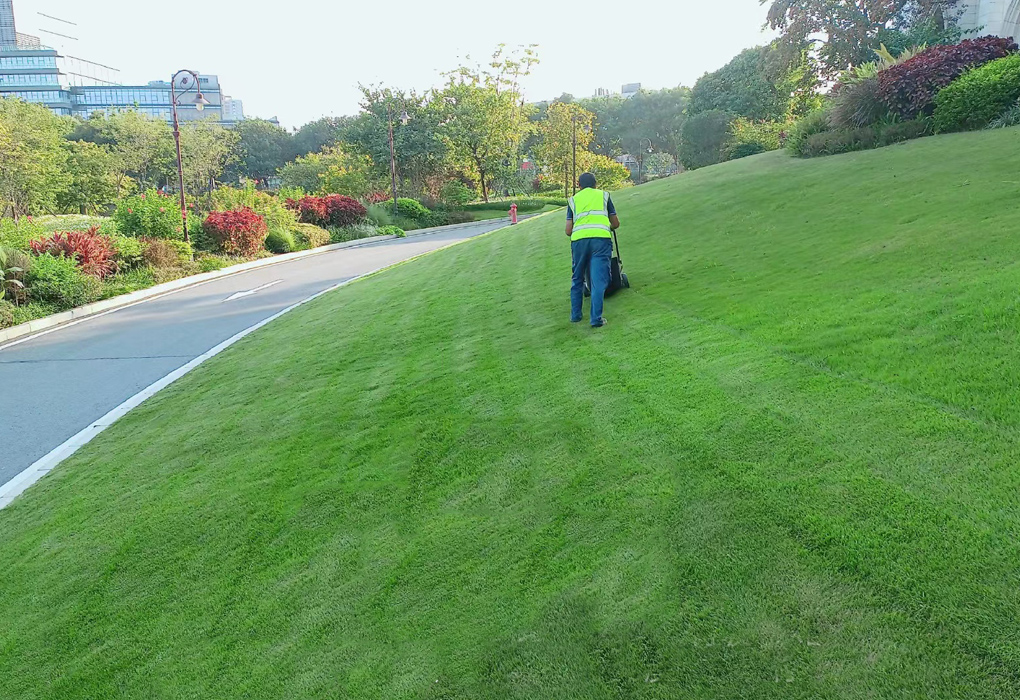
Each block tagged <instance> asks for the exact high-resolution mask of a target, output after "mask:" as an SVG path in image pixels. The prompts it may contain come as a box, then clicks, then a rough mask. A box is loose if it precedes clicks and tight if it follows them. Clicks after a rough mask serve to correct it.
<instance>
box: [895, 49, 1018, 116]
mask: <svg viewBox="0 0 1020 700" xmlns="http://www.w3.org/2000/svg"><path fill="white" fill-rule="evenodd" d="M1016 50H1017V45H1016V43H1015V42H1014V41H1013V40H1012V39H1002V38H999V37H992V36H987V37H983V38H981V39H967V40H965V41H962V42H960V43H959V44H954V45H950V46H943V45H940V46H932V47H931V48H929V49H927V50H925V51H923V52H922V53H920V54H918V55H917V56H914V57H913V58H911V59H910V60H909V61H906V62H904V63H901V64H899V65H897V66H892V67H891V68H889V69H887V70H884V71H882V72H880V73H879V74H878V97H879V99H881V100H882V102H883V103H884V104H885V106H886V107H887V108H888V109H889V111H890V112H892V113H893V114H895V115H897V116H899V117H901V118H903V119H915V118H916V117H918V116H922V115H929V114H931V112H932V109H933V108H934V104H935V96H936V95H937V94H938V92H939V91H940V90H942V89H943V88H944V87H946V86H947V85H949V84H950V83H952V82H953V81H954V80H956V79H957V78H958V77H960V76H961V75H962V74H963V73H964V72H966V71H967V70H968V69H970V68H975V67H977V66H981V65H984V64H985V63H988V62H989V61H994V60H995V59H997V58H1003V57H1004V56H1007V55H1009V54H1011V53H1014V52H1015V51H1016Z"/></svg>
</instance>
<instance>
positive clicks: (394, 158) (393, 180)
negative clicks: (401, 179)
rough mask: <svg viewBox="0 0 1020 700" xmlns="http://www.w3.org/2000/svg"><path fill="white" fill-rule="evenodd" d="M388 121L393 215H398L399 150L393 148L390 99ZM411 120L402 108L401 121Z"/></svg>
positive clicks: (405, 122) (387, 108)
mask: <svg viewBox="0 0 1020 700" xmlns="http://www.w3.org/2000/svg"><path fill="white" fill-rule="evenodd" d="M386 121H387V123H388V124H389V128H390V183H391V185H392V186H393V215H394V216H397V215H398V214H399V213H400V212H399V210H398V209H397V152H396V150H395V149H394V148H393V109H392V107H391V105H390V102H389V101H388V100H387V102H386ZM409 121H411V116H410V115H409V114H408V113H407V110H406V109H405V110H401V112H400V123H401V124H403V125H404V126H407V122H409Z"/></svg>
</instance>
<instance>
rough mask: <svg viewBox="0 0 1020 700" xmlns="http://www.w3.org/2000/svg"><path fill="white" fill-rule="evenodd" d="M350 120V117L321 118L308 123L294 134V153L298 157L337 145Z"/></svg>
mask: <svg viewBox="0 0 1020 700" xmlns="http://www.w3.org/2000/svg"><path fill="white" fill-rule="evenodd" d="M350 119H351V118H350V117H321V118H319V119H316V120H315V121H313V122H308V123H307V124H305V125H304V126H302V127H301V128H300V129H298V130H297V131H296V132H294V136H293V139H292V141H293V152H294V153H295V154H296V155H305V154H306V153H317V152H319V151H321V150H322V149H323V148H327V147H330V146H335V145H337V144H338V143H339V142H340V139H341V137H342V135H343V130H344V127H345V126H346V124H347V123H348V122H349V121H350Z"/></svg>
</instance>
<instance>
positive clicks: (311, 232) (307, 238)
mask: <svg viewBox="0 0 1020 700" xmlns="http://www.w3.org/2000/svg"><path fill="white" fill-rule="evenodd" d="M291 230H292V231H293V232H294V239H295V241H296V242H297V243H298V244H300V245H301V247H303V248H318V247H319V246H323V245H326V244H327V243H329V231H327V230H326V229H324V228H320V227H318V226H316V225H315V224H294V228H293V229H291Z"/></svg>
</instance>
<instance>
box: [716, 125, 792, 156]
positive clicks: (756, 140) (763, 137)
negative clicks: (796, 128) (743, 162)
mask: <svg viewBox="0 0 1020 700" xmlns="http://www.w3.org/2000/svg"><path fill="white" fill-rule="evenodd" d="M789 126H790V125H789V124H788V123H787V122H768V121H766V122H755V121H751V120H750V119H744V118H743V117H741V118H739V119H735V120H733V123H732V124H730V139H729V144H728V150H729V151H730V152H731V153H732V152H733V151H734V150H735V149H736V148H737V147H738V146H739V145H741V144H744V143H749V144H758V145H760V146H761V147H762V148H763V149H764V150H766V151H776V150H778V149H779V148H781V147H782V143H781V141H782V135H783V134H784V133H785V132H786V130H787V129H788V128H789ZM759 152H760V151H759Z"/></svg>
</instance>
